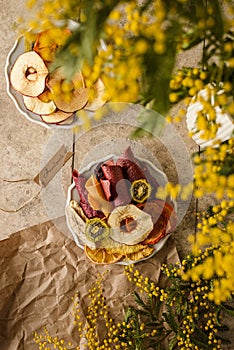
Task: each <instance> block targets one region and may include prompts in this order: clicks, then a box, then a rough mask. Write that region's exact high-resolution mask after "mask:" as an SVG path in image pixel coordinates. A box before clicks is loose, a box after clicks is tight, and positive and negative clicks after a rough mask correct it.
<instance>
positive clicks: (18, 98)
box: [5, 36, 78, 129]
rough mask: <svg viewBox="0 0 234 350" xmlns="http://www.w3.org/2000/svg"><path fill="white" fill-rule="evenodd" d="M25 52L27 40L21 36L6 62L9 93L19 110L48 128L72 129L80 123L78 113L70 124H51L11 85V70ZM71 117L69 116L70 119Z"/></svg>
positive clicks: (32, 120)
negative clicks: (30, 109)
mask: <svg viewBox="0 0 234 350" xmlns="http://www.w3.org/2000/svg"><path fill="white" fill-rule="evenodd" d="M24 52H25V40H24V38H23V37H22V36H21V37H19V38H18V39H17V40H16V41H15V43H14V45H13V47H12V49H11V50H10V52H9V54H8V55H7V59H6V64H5V77H6V83H7V94H8V96H9V97H10V98H11V99H12V100H13V102H14V104H15V106H16V108H17V110H18V111H19V112H20V113H21V114H22V115H23V116H24V117H26V118H27V119H28V120H29V121H31V122H33V123H36V124H39V125H42V126H44V127H46V128H48V129H71V128H73V127H74V126H75V125H77V123H78V118H76V115H75V113H74V116H73V121H72V123H70V124H65V121H64V122H62V124H52V123H51V124H49V123H46V122H44V121H43V120H42V119H41V117H40V115H38V114H35V113H33V112H31V111H29V110H28V109H27V108H26V107H25V105H24V102H23V95H21V94H20V93H19V92H17V91H16V90H15V89H14V88H13V87H12V85H11V82H10V72H11V69H12V66H13V64H14V63H15V61H16V59H17V58H18V57H19V56H20V55H21V54H22V53H24ZM70 118H71V117H69V120H71V119H70Z"/></svg>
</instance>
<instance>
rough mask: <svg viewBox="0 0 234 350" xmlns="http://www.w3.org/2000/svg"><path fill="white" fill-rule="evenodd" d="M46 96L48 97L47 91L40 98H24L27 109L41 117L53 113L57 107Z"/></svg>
mask: <svg viewBox="0 0 234 350" xmlns="http://www.w3.org/2000/svg"><path fill="white" fill-rule="evenodd" d="M46 95H48V94H47V91H45V92H43V93H42V94H40V95H39V96H38V97H31V96H23V101H24V104H25V107H26V108H27V109H28V110H29V111H31V112H33V113H35V114H39V115H43V114H51V113H53V112H54V111H55V110H56V109H57V107H56V105H55V103H54V102H53V101H52V100H50V99H49V98H46Z"/></svg>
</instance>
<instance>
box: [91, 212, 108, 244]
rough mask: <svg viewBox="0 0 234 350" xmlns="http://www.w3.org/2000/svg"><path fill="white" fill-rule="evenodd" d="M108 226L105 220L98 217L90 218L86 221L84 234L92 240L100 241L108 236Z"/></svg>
mask: <svg viewBox="0 0 234 350" xmlns="http://www.w3.org/2000/svg"><path fill="white" fill-rule="evenodd" d="M109 233H110V232H109V227H108V225H107V224H106V222H105V221H103V220H101V219H99V218H92V219H88V220H87V221H86V225H85V235H86V237H87V238H88V239H90V240H91V241H93V242H98V241H101V240H102V239H104V238H106V237H108V236H109Z"/></svg>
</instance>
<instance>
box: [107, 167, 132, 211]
mask: <svg viewBox="0 0 234 350" xmlns="http://www.w3.org/2000/svg"><path fill="white" fill-rule="evenodd" d="M102 172H103V175H104V178H105V180H108V181H109V182H110V193H111V196H110V197H109V198H110V199H111V200H114V201H115V206H117V205H125V204H128V203H129V202H130V196H129V192H128V188H127V184H126V180H125V179H124V175H123V171H122V168H121V167H120V166H119V165H112V164H110V165H109V164H107V163H105V164H103V165H102ZM104 193H105V190H104Z"/></svg>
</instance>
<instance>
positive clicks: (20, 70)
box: [10, 51, 48, 97]
mask: <svg viewBox="0 0 234 350" xmlns="http://www.w3.org/2000/svg"><path fill="white" fill-rule="evenodd" d="M47 75H48V69H47V67H46V65H45V63H44V62H43V60H42V58H41V57H40V56H39V55H38V54H37V53H36V52H34V51H28V52H25V53H23V54H21V55H20V56H19V57H18V58H17V59H16V61H15V63H14V65H13V66H12V69H11V73H10V81H11V84H12V86H13V88H14V89H15V90H16V91H18V92H20V93H21V94H23V95H27V96H33V97H35V96H38V95H39V94H41V93H42V92H43V90H44V88H45V81H46V77H47Z"/></svg>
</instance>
